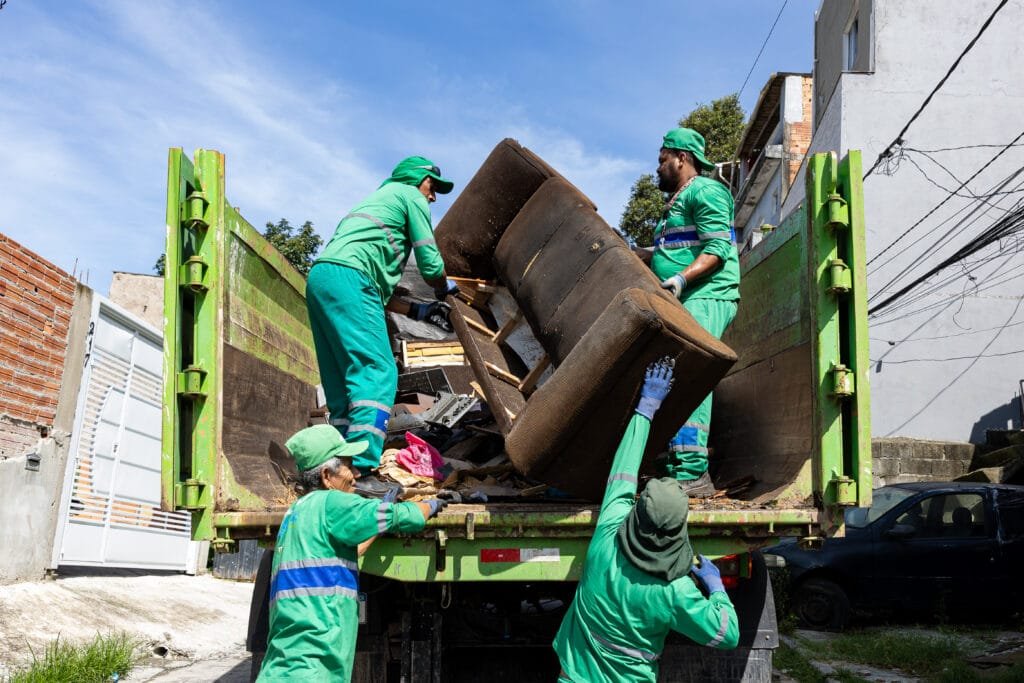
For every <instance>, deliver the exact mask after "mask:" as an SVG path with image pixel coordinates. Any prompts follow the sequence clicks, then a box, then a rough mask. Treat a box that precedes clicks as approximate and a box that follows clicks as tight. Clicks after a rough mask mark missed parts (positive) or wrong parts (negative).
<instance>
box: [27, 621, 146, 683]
mask: <svg viewBox="0 0 1024 683" xmlns="http://www.w3.org/2000/svg"><path fill="white" fill-rule="evenodd" d="M33 660H34V661H33V662H32V664H31V665H30V666H28V667H25V668H24V669H21V670H18V671H15V672H14V674H13V675H11V677H10V678H8V679H7V683H106V682H107V681H110V680H111V679H113V680H117V679H118V678H124V676H125V675H126V674H127V673H128V672H129V671H131V669H132V665H133V664H134V662H135V641H134V640H133V639H132V638H130V637H129V636H128V634H126V633H114V634H109V635H97V636H96V637H95V638H94V639H93V640H92V641H91V642H88V643H79V644H73V643H68V642H62V641H61V640H60V639H59V638H58V639H57V640H55V641H54V642H53V643H51V644H50V645H47V647H46V651H45V652H44V653H43V656H42V657H41V658H40V657H36V656H35V655H34V654H33Z"/></svg>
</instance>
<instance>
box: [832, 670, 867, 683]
mask: <svg viewBox="0 0 1024 683" xmlns="http://www.w3.org/2000/svg"><path fill="white" fill-rule="evenodd" d="M828 680H829V681H838V682H839V683H870V681H869V680H868V679H866V678H861V677H860V676H858V675H857V674H855V673H853V672H852V671H848V670H847V669H841V668H837V669H836V670H835V671H833V672H832V674H831V675H830V676H828Z"/></svg>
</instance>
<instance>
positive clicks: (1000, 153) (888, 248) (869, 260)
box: [867, 130, 1024, 266]
mask: <svg viewBox="0 0 1024 683" xmlns="http://www.w3.org/2000/svg"><path fill="white" fill-rule="evenodd" d="M1021 138H1024V130H1022V131H1021V132H1020V134H1019V135H1018V136H1017V137H1015V138H1014V139H1013V140H1012V141H1010V143H1009V144H1008V145H1006V146H1004V147H1003V148H1002V149H1001V150H999V152H998V153H996V155H995V156H994V157H992V158H991V159H989V160H988V161H987V162H985V165H984V166H982V167H981V168H979V169H978V170H977V171H975V172H974V173H973V174H972V175H971V177H970V178H968V179H967V180H965V181H963V182H962V183H960V186H959V187H957V188H956V190H954V192H951V193H949V194H947V195H946V197H945V198H944V199H943V200H942V201H941V202H939V203H938V204H936V205H935V206H934V207H932V208H931V209H930V210H929V211H928V212H927V213H926V214H925V215H923V216H921V217H920V218H919V219H917V221H916V222H915V223H914V224H913V225H911V226H910V227H909V228H907V229H906V230H904V231H903V232H902V233H900V235H899V236H898V237H897V238H896V239H894V240H893V241H892V242H890V243H889V245H888V246H887V247H885V248H884V249H882V250H881V251H880V252H878V253H877V254H875V255H874V256H872V257H871V258H870V259H868V262H867V265H868V266H870V265H871V264H872V263H873V262H875V261H876V260H878V258H879V257H881V256H882V255H883V254H885V253H886V252H888V251H889V250H890V249H892V248H893V247H895V246H896V245H897V244H899V242H900V241H901V240H902V239H903V238H904V237H906V236H907V235H909V234H910V233H911V232H912V231H913V230H914V229H915V228H917V226H919V225H921V224H922V223H924V222H925V221H926V220H927V219H928V218H929V217H930V216H931V215H932V214H934V213H935V212H936V211H938V210H939V209H940V208H942V207H943V206H944V205H945V204H946V202H948V201H949V200H950V199H952V198H953V197H955V196H956V194H955V192H959V191H960V190H962V189H963V188H964V187H965V186H966V185H967V183H969V182H971V181H972V180H974V179H975V178H977V177H978V176H979V175H981V173H982V172H983V171H984V170H985V169H987V168H988V167H989V166H991V165H992V164H994V163H995V162H996V160H997V159H999V157H1001V156H1003V154H1005V153H1006V151H1007V150H1009V149H1010V148H1012V147H1013V146H1014V145H1015V144H1016V143H1017V141H1019V140H1020V139H1021Z"/></svg>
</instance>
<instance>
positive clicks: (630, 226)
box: [619, 173, 665, 247]
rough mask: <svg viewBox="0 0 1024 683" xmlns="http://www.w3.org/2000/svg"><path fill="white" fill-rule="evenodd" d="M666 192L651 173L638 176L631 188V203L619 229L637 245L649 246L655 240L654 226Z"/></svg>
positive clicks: (623, 215) (624, 213)
mask: <svg viewBox="0 0 1024 683" xmlns="http://www.w3.org/2000/svg"><path fill="white" fill-rule="evenodd" d="M664 204H665V194H664V193H663V192H662V191H661V190H659V189H658V182H657V181H656V180H655V179H654V176H653V175H652V174H650V173H645V174H644V175H642V176H640V177H639V178H637V180H636V182H635V183H633V188H632V189H631V190H630V197H629V203H627V204H626V209H625V210H624V211H623V212H622V220H621V221H620V222H619V229H620V230H621V231H622V232H623V233H625V234H626V235H628V236H629V237H630V239H632V240H633V241H634V242H636V244H637V246H640V247H649V246H651V244H652V243H653V241H654V228H655V227H656V226H657V225H658V219H659V218H660V217H661V210H662V207H663V206H664Z"/></svg>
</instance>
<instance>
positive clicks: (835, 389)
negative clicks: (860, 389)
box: [829, 363, 855, 399]
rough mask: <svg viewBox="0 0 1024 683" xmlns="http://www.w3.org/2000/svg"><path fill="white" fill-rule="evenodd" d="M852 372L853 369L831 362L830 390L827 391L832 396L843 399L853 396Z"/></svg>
mask: <svg viewBox="0 0 1024 683" xmlns="http://www.w3.org/2000/svg"><path fill="white" fill-rule="evenodd" d="M854 391H855V387H854V373H853V370H851V369H850V368H848V367H846V366H845V365H843V364H842V363H832V391H831V392H829V395H831V396H832V397H833V398H837V399H844V398H850V397H851V396H853V394H854Z"/></svg>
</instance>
